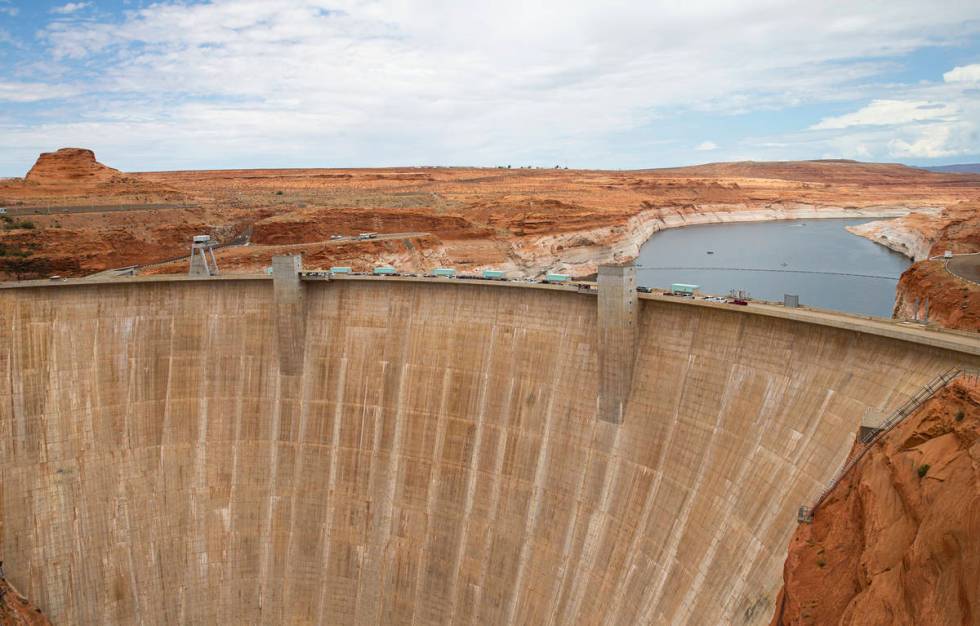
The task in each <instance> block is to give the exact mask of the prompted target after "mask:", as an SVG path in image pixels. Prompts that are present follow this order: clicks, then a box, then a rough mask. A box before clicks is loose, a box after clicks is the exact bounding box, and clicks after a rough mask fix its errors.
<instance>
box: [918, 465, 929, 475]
mask: <svg viewBox="0 0 980 626" xmlns="http://www.w3.org/2000/svg"><path fill="white" fill-rule="evenodd" d="M917 471H918V473H919V478H925V477H926V474H927V473H929V464H928V463H923V464H922V465H920V466H919V469H918V470H917Z"/></svg>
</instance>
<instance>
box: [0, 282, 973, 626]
mask: <svg viewBox="0 0 980 626" xmlns="http://www.w3.org/2000/svg"><path fill="white" fill-rule="evenodd" d="M273 282H274V281H270V280H268V279H264V280H262V279H244V280H239V279H235V280H231V279H220V278H216V279H209V280H187V279H181V280H171V281H166V280H139V279H132V280H128V279H121V280H119V281H117V282H115V283H112V282H108V281H103V282H97V281H89V282H81V281H80V282H73V283H68V284H56V283H55V284H48V283H39V284H38V286H35V287H30V286H27V287H21V288H15V289H4V290H3V291H0V345H2V346H3V348H2V350H0V486H2V488H0V558H2V559H3V561H4V568H5V570H6V574H7V577H8V578H9V579H10V580H11V582H12V583H13V584H15V585H16V586H17V587H18V588H19V589H20V590H21V591H22V592H24V593H25V594H26V595H27V596H28V597H29V598H30V599H31V600H32V601H33V602H34V603H35V604H37V605H38V606H40V607H41V608H43V609H44V611H45V613H46V614H47V615H49V616H50V617H51V619H52V622H53V623H56V624H103V623H120V624H121V623H137V622H142V623H147V624H178V623H179V624H189V623H249V624H253V623H254V624H260V623H264V624H377V623H385V624H410V623H414V624H434V623H480V624H506V623H533V624H571V623H576V624H596V623H603V624H636V623H653V624H666V623H690V624H717V623H734V624H761V623H766V622H767V621H768V618H769V617H770V616H771V612H772V608H773V601H774V597H775V593H776V590H777V589H778V587H779V584H780V580H781V574H782V565H783V559H784V557H785V554H786V545H787V542H788V539H789V537H790V535H791V534H792V532H793V530H794V528H795V515H796V508H797V507H798V506H799V505H800V504H802V503H805V502H808V501H810V499H811V498H812V497H813V496H814V495H816V493H818V492H819V491H820V489H821V487H822V486H823V483H824V482H825V481H826V480H827V479H829V478H830V477H831V476H832V474H833V472H834V470H836V469H837V467H838V466H839V464H840V463H841V462H842V460H843V459H844V457H845V455H846V453H847V451H848V449H849V448H850V446H851V443H852V441H853V437H854V433H855V431H856V429H857V427H858V425H859V423H860V420H861V416H862V415H863V414H864V413H865V410H866V409H868V408H881V409H886V410H887V409H889V408H894V407H895V406H898V405H899V404H901V403H902V402H903V401H904V400H905V399H907V398H908V397H909V396H910V395H912V394H914V393H915V391H916V390H917V389H918V388H919V387H920V386H921V385H922V384H923V383H925V382H926V381H928V380H929V379H931V378H932V377H934V376H935V375H936V374H937V373H939V372H941V371H943V370H945V369H946V368H947V367H949V366H951V365H972V366H973V367H976V366H977V365H978V364H980V359H978V358H977V357H976V356H975V355H976V354H978V353H980V342H978V341H977V340H976V339H974V338H970V337H967V336H961V335H957V334H953V333H934V332H930V331H925V330H922V329H917V328H904V327H902V326H901V325H898V324H890V323H886V322H880V321H874V320H861V319H858V318H853V317H848V316H835V315H831V314H827V313H820V312H813V311H805V310H795V309H794V310H783V309H781V308H780V307H764V306H760V307H756V306H751V307H727V308H725V307H724V306H723V305H713V304H711V303H689V302H682V301H677V300H676V299H671V298H667V297H643V298H640V300H639V311H638V315H637V324H638V328H639V333H638V337H639V339H638V342H637V344H636V355H635V367H634V373H633V381H632V385H631V390H630V398H629V402H628V403H627V404H626V414H625V416H624V419H623V421H622V424H619V425H617V424H613V423H610V422H607V421H604V420H602V419H597V402H596V397H597V394H598V385H599V380H600V375H599V359H598V350H597V335H598V323H597V319H598V316H597V300H596V299H595V298H594V297H590V296H586V295H581V294H578V293H575V292H574V288H571V290H569V288H508V287H506V286H498V285H495V284H488V283H479V281H473V283H467V282H466V281H452V282H450V281H428V282H420V281H411V280H397V279H396V280H387V281H382V280H372V279H370V278H365V279H363V280H331V281H308V282H307V281H302V282H301V283H300V285H299V289H301V291H302V293H301V296H300V297H299V300H298V301H297V302H298V303H296V304H295V306H294V307H292V308H289V307H284V306H283V305H282V304H281V303H280V304H277V303H276V297H275V296H276V294H281V293H283V291H282V286H284V285H285V283H283V285H280V283H279V282H278V281H276V286H275V287H274V286H273ZM289 289H292V287H289ZM286 293H288V290H287V291H286ZM299 311H302V315H299V313H298V312H299ZM297 317H299V318H301V322H299V323H301V324H302V330H301V332H302V336H303V337H304V341H303V342H302V347H303V350H302V355H301V356H297V354H295V348H293V347H290V346H295V345H296V344H295V343H294V341H293V340H292V339H291V338H290V335H289V333H285V334H284V333H283V330H282V325H283V320H288V319H290V318H293V319H296V318H297ZM285 350H290V351H291V353H290V354H284V353H283V352H284V351H285ZM295 359H298V360H299V363H300V366H299V367H298V368H295V369H294V366H295V363H294V360H295Z"/></svg>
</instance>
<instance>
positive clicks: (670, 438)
mask: <svg viewBox="0 0 980 626" xmlns="http://www.w3.org/2000/svg"><path fill="white" fill-rule="evenodd" d="M694 334H696V333H692V342H693V337H694ZM687 354H688V358H687V365H686V367H685V368H684V370H683V372H682V374H681V381H680V384H679V385H678V386H677V395H676V397H675V398H674V414H673V416H672V417H671V419H670V422H669V426H668V433H667V440H666V441H665V442H664V444H663V445H662V446H661V447H660V454H659V455H658V458H657V465H656V467H655V468H653V471H654V472H655V473H656V478H654V483H653V485H652V486H651V488H650V492H649V494H648V498H647V505H646V506H645V508H646V509H647V511H646V514H647V518H646V519H649V515H650V513H652V510H653V507H654V505H655V503H656V501H657V496H658V495H660V486H661V484H662V483H663V480H664V462H665V461H666V459H667V452H668V450H670V449H671V447H672V445H673V442H674V437H675V435H676V434H677V428H676V426H677V424H678V422H679V421H680V404H681V400H682V399H683V398H684V389H685V388H686V386H687V378H688V375H689V374H690V372H691V361H692V359H693V355H692V354H691V351H690V349H688V352H687ZM645 531H646V527H645V525H644V526H637V527H636V534H635V535H634V537H633V540H634V541H633V546H635V545H637V544H638V543H639V541H640V538H641V536H642V534H643V533H644V532H645ZM631 552H632V553H633V555H634V559H635V554H636V553H635V552H633V551H632V550H631ZM644 556H647V558H650V557H649V556H648V555H646V554H644ZM658 556H659V554H658ZM651 560H652V559H651ZM631 573H632V570H628V571H627V576H629V575H630V574H631ZM628 583H629V579H627V580H626V581H624V585H623V587H624V588H625V587H626V586H627V585H628ZM644 596H646V594H644ZM644 604H646V599H645V598H643V599H641V602H640V604H639V605H638V606H637V609H638V612H642V611H643V609H644V607H643V605H644Z"/></svg>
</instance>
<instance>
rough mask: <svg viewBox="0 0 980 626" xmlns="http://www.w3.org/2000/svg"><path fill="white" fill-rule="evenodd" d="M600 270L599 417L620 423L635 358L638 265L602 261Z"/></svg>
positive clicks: (597, 345) (631, 380)
mask: <svg viewBox="0 0 980 626" xmlns="http://www.w3.org/2000/svg"><path fill="white" fill-rule="evenodd" d="M598 273H599V276H598V287H599V293H598V296H599V304H598V307H599V309H598V319H597V322H598V324H599V329H598V330H599V333H598V337H597V343H596V349H597V350H598V352H599V419H603V420H606V421H607V422H612V423H614V424H619V423H621V422H622V421H623V416H624V415H625V410H626V402H627V401H628V400H629V394H630V390H631V389H632V383H633V364H634V362H635V361H636V340H637V330H638V327H637V324H636V316H637V310H638V309H639V305H638V304H637V297H636V269H634V268H633V266H628V267H627V266H619V265H601V266H599V272H598Z"/></svg>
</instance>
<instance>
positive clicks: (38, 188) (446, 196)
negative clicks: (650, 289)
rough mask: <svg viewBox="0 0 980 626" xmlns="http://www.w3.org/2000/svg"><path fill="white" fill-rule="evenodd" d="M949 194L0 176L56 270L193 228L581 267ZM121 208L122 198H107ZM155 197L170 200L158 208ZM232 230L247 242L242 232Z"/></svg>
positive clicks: (615, 175) (416, 265) (958, 189)
mask: <svg viewBox="0 0 980 626" xmlns="http://www.w3.org/2000/svg"><path fill="white" fill-rule="evenodd" d="M72 176H75V177H76V178H74V179H73V178H72ZM72 180H75V181H76V182H75V183H73V182H71V181H72ZM84 181H89V182H88V183H85V182H84ZM92 183H94V184H92ZM964 200H969V201H980V176H970V175H957V174H937V173H931V172H925V171H922V170H917V169H914V168H907V167H903V166H899V165H883V164H864V163H854V162H838V161H816V162H782V163H724V164H713V165H706V166H699V167H690V168H677V169H672V170H646V171H608V172H603V171H574V170H501V169H475V168H393V169H372V170H357V169H348V170H322V169H301V170H233V171H198V172H156V173H132V174H125V175H121V178H120V175H118V173H114V170H111V168H105V167H104V166H101V165H98V164H97V163H95V162H94V157H93V156H92V155H91V153H90V152H88V151H83V150H75V149H73V150H64V151H59V152H57V153H54V154H53V155H50V156H49V155H45V156H44V157H43V158H42V159H40V160H39V163H38V164H37V166H35V168H34V170H32V172H31V173H30V174H29V176H28V180H23V181H7V182H4V183H0V205H3V204H4V203H6V204H8V205H10V206H12V207H14V208H16V207H18V206H41V207H44V209H43V210H41V211H36V212H35V213H38V214H36V215H32V216H31V219H32V220H34V221H35V222H36V223H37V225H38V227H39V228H38V229H37V232H36V233H34V234H33V235H32V237H33V238H34V239H33V240H32V244H33V245H36V246H37V247H38V249H39V250H42V249H43V253H41V252H39V254H43V255H44V257H45V258H46V260H47V261H48V262H49V264H50V266H51V268H52V272H53V273H59V274H63V275H71V276H75V275H83V274H87V273H92V272H97V271H101V270H104V269H107V268H109V267H114V266H115V267H118V266H125V265H132V264H140V265H145V264H153V263H156V262H160V261H162V260H165V259H167V258H168V257H177V256H179V255H182V254H186V251H187V242H188V241H189V239H190V237H191V236H192V235H193V234H197V233H198V232H206V233H209V234H211V235H212V236H215V237H216V238H217V239H218V240H219V241H221V242H222V243H238V244H244V243H246V242H247V243H249V246H248V247H247V249H245V248H244V247H243V245H233V246H229V247H227V248H225V249H222V250H221V251H220V252H219V264H221V265H223V266H225V267H228V268H234V269H235V270H236V271H260V270H261V269H262V268H263V267H265V266H266V265H268V262H269V259H270V258H271V256H272V255H273V254H277V253H279V252H280V251H281V249H282V247H283V246H292V247H291V248H290V251H292V252H301V253H303V254H304V255H307V256H309V257H315V258H316V259H317V263H322V264H323V265H324V266H328V265H333V264H338V265H340V264H343V265H350V264H355V263H361V262H363V263H365V264H366V265H368V266H370V265H371V264H377V263H380V262H393V261H397V262H399V263H404V264H405V265H403V266H401V267H400V269H402V270H403V271H409V272H411V271H421V270H427V269H430V268H431V267H432V266H433V265H428V264H430V263H431V264H440V265H441V264H448V265H454V266H456V267H458V268H459V269H461V270H476V269H480V268H485V267H495V268H499V269H504V270H510V271H512V272H513V273H514V274H515V275H531V276H535V275H540V274H541V273H543V272H545V271H549V270H553V271H561V272H565V273H571V274H574V275H586V274H591V273H593V272H594V271H595V268H596V264H597V263H602V262H608V261H623V260H628V259H630V258H632V257H634V256H636V254H637V253H638V251H639V247H640V245H641V244H642V243H643V242H644V241H645V240H646V239H647V238H648V237H649V236H650V235H651V234H653V233H654V232H656V231H657V230H659V229H661V228H671V227H676V226H683V225H687V224H699V223H710V222H725V221H755V220H769V219H784V218H793V217H831V216H834V217H861V216H864V217H868V216H870V217H874V216H880V217H895V216H903V215H907V214H909V213H913V214H920V213H934V212H937V211H939V210H941V208H942V207H946V206H950V205H953V204H956V203H957V202H960V201H964ZM121 202H125V203H127V204H126V206H123V207H118V204H119V203H121ZM168 202H171V203H174V202H179V203H180V204H181V205H184V206H167V205H166V204H162V203H168ZM48 206H50V207H53V208H51V209H48V208H47V207H48ZM49 212H50V215H49V214H48V213H49ZM364 230H371V231H378V232H381V233H383V234H388V235H396V234H397V235H400V239H401V240H402V241H406V240H407V241H410V244H411V246H415V245H416V243H417V242H421V243H422V247H423V248H424V250H425V253H424V254H415V253H414V252H413V250H412V249H411V248H410V247H409V246H406V247H405V248H404V249H403V250H393V249H390V246H387V247H380V248H379V247H378V246H373V245H370V244H363V243H359V242H354V243H350V242H348V243H345V244H344V245H332V244H330V239H329V237H330V236H331V235H334V234H353V233H355V232H360V231H364ZM248 232H251V233H252V237H251V240H250V241H249V240H246V239H245V238H243V234H245V233H248ZM2 236H3V235H2V234H0V239H2ZM375 253H377V254H378V256H374V257H372V254H375ZM223 257H227V258H223ZM154 271H174V272H179V271H183V268H181V267H180V266H178V265H170V266H163V267H162V268H158V269H157V270H154Z"/></svg>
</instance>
